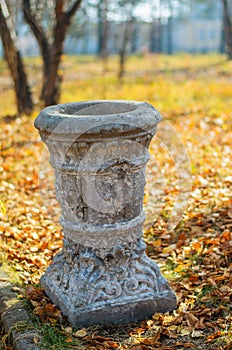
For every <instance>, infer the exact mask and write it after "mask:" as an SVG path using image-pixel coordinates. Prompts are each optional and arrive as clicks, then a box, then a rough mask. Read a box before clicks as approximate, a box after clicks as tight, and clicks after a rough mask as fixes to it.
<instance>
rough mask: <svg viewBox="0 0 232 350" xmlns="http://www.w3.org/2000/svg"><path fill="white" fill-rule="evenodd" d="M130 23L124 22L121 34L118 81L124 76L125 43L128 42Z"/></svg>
mask: <svg viewBox="0 0 232 350" xmlns="http://www.w3.org/2000/svg"><path fill="white" fill-rule="evenodd" d="M130 24H131V23H130V22H125V29H124V32H123V37H122V45H121V48H120V50H119V72H118V79H119V81H121V80H122V78H123V76H124V74H125V63H126V49H127V43H128V40H129V29H130Z"/></svg>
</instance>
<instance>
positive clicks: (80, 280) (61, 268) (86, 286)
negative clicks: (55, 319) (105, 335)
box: [41, 239, 176, 327]
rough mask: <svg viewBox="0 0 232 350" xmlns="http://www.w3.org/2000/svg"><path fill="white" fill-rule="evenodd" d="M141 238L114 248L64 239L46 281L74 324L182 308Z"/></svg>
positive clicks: (141, 316)
mask: <svg viewBox="0 0 232 350" xmlns="http://www.w3.org/2000/svg"><path fill="white" fill-rule="evenodd" d="M145 247H146V246H145V244H144V243H143V241H142V240H141V239H138V240H137V241H136V242H134V243H130V244H129V245H128V243H127V244H125V246H122V245H120V246H118V247H117V246H115V247H114V248H112V249H104V250H102V249H96V248H95V249H93V248H90V247H85V246H81V245H79V244H75V243H74V242H72V241H70V240H67V239H66V240H65V241H64V248H63V250H62V252H60V253H59V254H57V255H56V257H55V258H54V260H53V262H52V264H51V265H50V266H49V267H48V269H47V271H46V273H45V275H44V276H43V277H42V279H41V283H42V285H43V286H44V288H45V291H46V293H47V295H48V296H49V297H50V298H51V300H52V301H53V302H54V303H55V304H56V305H57V306H58V307H59V308H60V309H61V311H62V312H63V314H64V315H66V316H67V317H68V319H69V321H70V323H71V324H72V325H73V326H74V327H77V326H88V325H92V324H96V323H114V324H119V323H128V322H134V321H138V320H143V319H146V318H149V317H151V316H152V314H154V313H155V312H166V311H171V310H173V309H175V308H176V296H175V294H174V293H173V291H172V290H171V289H170V287H169V284H168V282H167V281H166V280H165V279H164V278H163V277H162V275H161V273H160V271H159V268H158V266H157V265H156V264H155V263H154V262H153V261H152V260H151V259H149V258H148V257H147V256H146V254H145Z"/></svg>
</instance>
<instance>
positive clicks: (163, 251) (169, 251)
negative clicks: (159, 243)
mask: <svg viewBox="0 0 232 350" xmlns="http://www.w3.org/2000/svg"><path fill="white" fill-rule="evenodd" d="M174 249H176V244H171V245H169V246H168V247H165V248H164V249H163V250H162V253H171V252H172V251H173V250H174Z"/></svg>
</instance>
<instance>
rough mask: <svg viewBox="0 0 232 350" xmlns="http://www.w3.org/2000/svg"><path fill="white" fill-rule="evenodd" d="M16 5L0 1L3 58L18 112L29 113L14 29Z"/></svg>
mask: <svg viewBox="0 0 232 350" xmlns="http://www.w3.org/2000/svg"><path fill="white" fill-rule="evenodd" d="M16 5H17V3H16V2H13V1H12V2H11V3H9V1H4V0H1V1H0V35H1V39H2V44H3V48H4V55H5V59H6V61H7V64H8V67H9V70H10V73H11V76H12V80H13V82H14V90H15V95H16V100H17V110H18V113H19V114H22V113H25V114H28V115H29V114H30V113H31V112H32V108H33V103H32V96H31V91H30V88H29V85H28V82H27V75H26V71H25V68H24V64H23V61H22V58H21V54H20V52H19V50H18V48H17V42H16V41H17V37H16V30H15V16H16V10H17V6H16Z"/></svg>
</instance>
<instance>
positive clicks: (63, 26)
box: [23, 0, 81, 107]
mask: <svg viewBox="0 0 232 350" xmlns="http://www.w3.org/2000/svg"><path fill="white" fill-rule="evenodd" d="M54 1H55V25H54V30H53V36H52V40H50V42H51V43H50V42H49V38H48V37H47V35H46V33H45V31H44V29H43V27H42V25H41V23H40V22H39V21H38V19H37V18H36V15H35V13H33V11H32V6H31V2H30V0H23V12H24V16H25V20H26V22H27V23H28V25H29V26H30V28H31V30H32V32H33V34H34V36H35V38H36V40H37V42H38V44H39V48H40V52H41V56H42V59H43V82H42V90H41V99H42V101H43V103H44V106H45V107H46V106H50V105H54V104H57V103H58V102H59V99H60V83H61V75H60V74H59V67H60V62H61V56H62V54H63V45H64V40H65V35H66V33H67V29H68V26H69V24H70V22H71V18H72V16H73V15H74V14H75V13H76V11H77V10H78V8H79V7H80V4H81V0H77V1H75V2H73V3H72V4H71V5H70V7H69V8H68V9H67V10H66V11H64V0H54Z"/></svg>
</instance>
